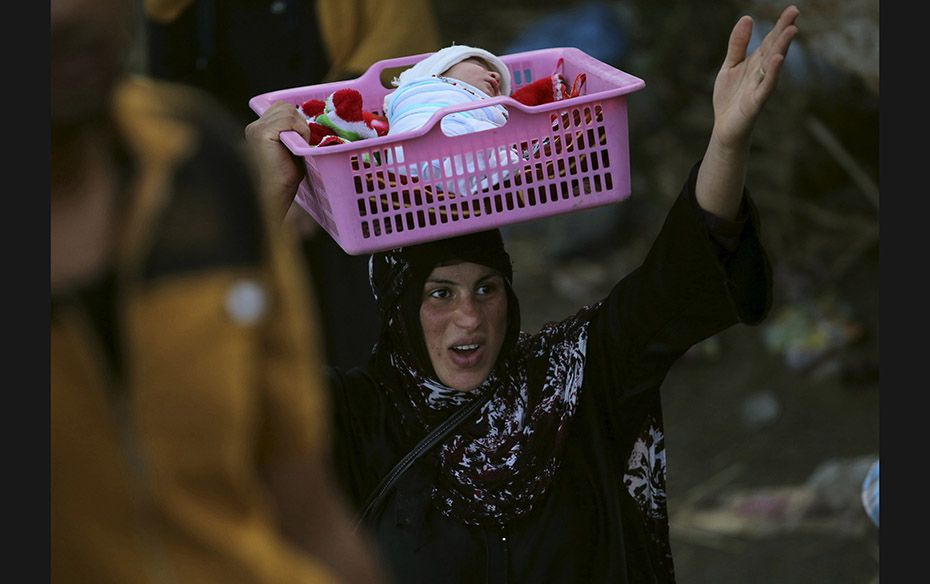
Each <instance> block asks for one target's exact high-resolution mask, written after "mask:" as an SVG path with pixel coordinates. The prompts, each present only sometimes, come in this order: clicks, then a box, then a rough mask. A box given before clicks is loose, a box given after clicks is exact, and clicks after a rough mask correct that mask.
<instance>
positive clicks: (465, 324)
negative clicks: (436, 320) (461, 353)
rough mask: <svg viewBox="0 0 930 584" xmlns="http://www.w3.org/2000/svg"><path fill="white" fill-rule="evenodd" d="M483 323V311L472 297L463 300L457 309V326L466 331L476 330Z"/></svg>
mask: <svg viewBox="0 0 930 584" xmlns="http://www.w3.org/2000/svg"><path fill="white" fill-rule="evenodd" d="M480 323H481V310H480V309H479V308H478V304H477V303H476V302H475V300H474V299H473V298H471V297H466V298H462V299H461V300H460V301H459V303H458V306H456V308H455V324H456V325H457V326H459V327H461V328H464V329H474V328H475V327H477V326H478V324H480Z"/></svg>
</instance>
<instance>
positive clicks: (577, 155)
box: [249, 47, 645, 255]
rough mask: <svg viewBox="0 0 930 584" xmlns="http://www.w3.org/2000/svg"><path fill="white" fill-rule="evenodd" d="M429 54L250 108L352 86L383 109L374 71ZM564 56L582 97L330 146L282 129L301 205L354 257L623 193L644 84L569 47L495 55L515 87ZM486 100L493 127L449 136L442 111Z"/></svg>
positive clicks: (516, 105)
mask: <svg viewBox="0 0 930 584" xmlns="http://www.w3.org/2000/svg"><path fill="white" fill-rule="evenodd" d="M428 55H429V53H426V54H422V55H412V56H408V57H400V58H396V59H386V60H383V61H379V62H377V63H375V64H374V65H372V66H371V67H370V68H369V69H368V71H366V72H365V73H364V74H363V75H362V76H361V77H359V78H357V79H353V80H349V81H340V82H333V83H324V84H321V85H312V86H307V87H296V88H291V89H284V90H279V91H273V92H269V93H264V94H262V95H257V96H255V97H253V98H252V99H251V100H250V101H249V106H250V107H251V108H252V110H253V111H255V112H256V113H257V114H259V115H261V114H262V113H263V112H264V111H265V110H266V109H267V108H268V107H270V106H271V105H272V104H273V103H275V102H276V101H278V100H281V101H284V102H288V103H292V104H294V105H295V106H296V105H298V104H300V103H303V102H304V101H306V100H308V99H314V98H315V99H325V98H326V97H327V96H328V95H329V94H331V93H332V92H334V91H336V90H338V89H342V88H344V87H352V88H355V89H357V90H358V91H359V92H360V93H361V94H362V97H363V106H362V107H363V109H365V110H367V111H370V112H375V113H381V110H382V107H383V102H384V96H385V95H386V94H387V93H390V92H391V91H393V89H394V88H393V87H385V85H384V84H383V83H382V81H381V78H382V73H383V72H384V71H386V70H397V71H400V70H402V69H403V68H404V67H407V66H411V65H413V64H414V63H416V62H418V61H420V60H421V59H423V58H425V57H427V56H428ZM560 58H561V59H563V69H562V73H563V75H564V76H565V78H566V79H567V80H568V81H569V83H571V81H572V80H573V79H574V78H575V76H576V75H578V74H580V73H584V74H585V78H586V87H585V89H586V91H585V92H584V95H581V96H578V97H573V98H569V99H566V100H562V101H558V102H552V103H548V104H544V105H537V106H526V105H523V104H522V103H520V102H518V101H516V100H514V99H513V98H511V97H507V96H500V97H495V98H492V99H489V100H485V101H481V102H480V103H470V104H467V105H458V106H450V107H446V108H443V109H441V110H439V111H438V112H436V113H435V114H434V115H433V116H432V117H431V118H430V120H429V121H428V122H427V123H426V125H424V126H423V127H421V128H419V129H417V130H414V131H410V132H403V133H398V134H394V135H390V136H382V137H379V138H370V139H366V140H360V141H357V142H351V143H348V144H340V145H337V146H326V147H314V146H310V145H309V144H307V142H306V141H305V140H304V139H303V138H302V137H301V136H300V134H298V133H297V132H292V131H291V132H283V133H282V134H281V141H282V142H283V143H284V144H285V145H286V146H287V148H288V149H289V150H290V151H291V152H292V153H294V154H295V155H296V156H300V157H302V158H303V161H304V165H305V166H306V171H307V178H306V179H305V180H304V181H303V183H301V185H300V189H299V191H298V194H297V199H296V200H297V202H298V204H300V206H301V207H303V208H304V209H305V210H306V211H307V212H308V213H309V214H310V215H311V216H313V218H314V219H315V220H316V221H317V222H318V223H319V224H320V225H321V226H322V227H323V228H324V229H325V230H326V231H327V232H328V233H329V234H330V235H331V236H332V237H333V239H334V240H335V241H336V242H337V243H338V244H339V245H340V246H341V247H342V249H343V250H345V251H346V253H349V254H351V255H360V254H365V253H371V252H374V251H382V250H386V249H391V248H395V247H401V246H406V245H411V244H415V243H421V242H424V241H430V240H435V239H440V238H444V237H451V236H455V235H461V234H465V233H471V232H475V231H481V230H484V229H490V228H494V227H500V226H503V225H509V224H513V223H520V222H524V221H529V220H532V219H537V218H541V217H547V216H551V215H555V214H559V213H567V212H574V211H580V210H583V209H589V208H592V207H596V206H600V205H605V204H608V203H612V202H616V201H621V200H623V199H625V198H627V197H628V196H629V195H630V162H629V138H628V128H627V104H626V95H627V94H629V93H631V92H634V91H637V90H639V89H641V88H642V87H643V86H644V85H645V83H644V82H643V80H642V79H639V78H638V77H634V76H632V75H629V74H627V73H624V72H623V71H620V70H619V69H616V68H614V67H612V66H610V65H607V64H606V63H602V62H601V61H598V60H597V59H595V58H593V57H591V56H589V55H587V54H585V53H584V52H582V51H580V50H578V49H575V48H565V47H562V48H551V49H541V50H536V51H527V52H523V53H514V54H510V55H503V56H501V60H502V61H504V63H506V64H507V66H508V67H510V70H511V73H512V75H513V89H514V90H516V89H519V88H520V87H522V86H524V85H527V84H529V83H532V82H533V81H535V80H537V79H540V78H542V77H548V76H549V75H551V74H552V73H553V72H554V71H555V70H556V65H557V63H558V61H559V59H560ZM494 104H501V105H504V106H505V107H506V108H507V109H508V111H509V114H510V116H509V120H508V121H507V123H506V124H505V125H503V126H501V127H499V128H494V129H491V130H484V131H481V132H475V133H471V134H464V135H458V136H447V135H446V134H445V133H444V132H443V130H442V129H441V127H440V121H441V120H442V118H443V117H445V116H446V115H448V114H451V113H454V112H457V111H464V110H468V109H476V108H481V107H487V106H489V105H494Z"/></svg>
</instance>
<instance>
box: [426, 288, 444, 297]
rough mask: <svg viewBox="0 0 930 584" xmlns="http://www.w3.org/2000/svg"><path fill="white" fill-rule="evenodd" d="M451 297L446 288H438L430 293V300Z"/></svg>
mask: <svg viewBox="0 0 930 584" xmlns="http://www.w3.org/2000/svg"><path fill="white" fill-rule="evenodd" d="M448 295H449V291H448V290H446V289H445V288H436V289H435V290H433V291H432V292H430V293H429V296H430V298H445V297H447V296H448Z"/></svg>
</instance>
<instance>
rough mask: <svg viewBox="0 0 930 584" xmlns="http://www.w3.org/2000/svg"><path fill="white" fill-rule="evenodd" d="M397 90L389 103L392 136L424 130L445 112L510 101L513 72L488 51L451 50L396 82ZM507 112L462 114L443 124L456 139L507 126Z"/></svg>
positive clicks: (461, 47)
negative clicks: (497, 100) (498, 100)
mask: <svg viewBox="0 0 930 584" xmlns="http://www.w3.org/2000/svg"><path fill="white" fill-rule="evenodd" d="M393 84H394V85H395V86H396V87H397V89H396V90H395V91H393V92H392V93H389V94H388V95H387V96H385V98H384V114H385V116H387V119H388V121H389V124H390V129H389V131H388V133H389V134H397V133H399V132H405V131H409V130H414V129H416V128H419V127H421V126H423V125H424V124H425V123H426V122H427V121H429V119H430V117H432V115H433V114H434V113H435V112H436V111H437V110H439V109H441V108H443V107H448V106H451V105H458V104H464V103H470V102H474V101H480V100H483V99H490V98H492V97H497V96H499V95H510V93H511V80H510V69H508V68H507V65H505V64H504V62H503V61H501V60H500V59H499V58H498V57H496V56H494V55H493V54H491V53H489V52H488V51H486V50H484V49H478V48H475V47H469V46H465V45H453V46H451V47H446V48H444V49H442V50H440V51H438V52H436V53H434V54H432V55H430V56H429V57H427V58H426V59H424V60H422V61H420V62H419V63H417V64H416V65H414V66H413V67H411V68H409V69H407V70H405V71H404V72H402V73H401V74H400V76H399V77H398V78H396V79H394V81H393ZM506 121H507V110H506V109H505V108H504V107H503V106H501V105H493V106H488V107H485V108H477V109H472V110H467V111H463V112H456V113H454V114H450V115H447V116H445V117H444V118H443V119H442V123H441V127H442V129H443V131H444V132H445V133H446V134H447V135H450V136H454V135H459V134H466V133H468V132H475V131H478V130H485V129H489V128H495V127H499V126H502V125H503V124H504V123H506Z"/></svg>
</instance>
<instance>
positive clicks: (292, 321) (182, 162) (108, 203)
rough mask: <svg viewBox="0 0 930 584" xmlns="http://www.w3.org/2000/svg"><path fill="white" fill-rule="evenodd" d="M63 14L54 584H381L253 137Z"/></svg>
mask: <svg viewBox="0 0 930 584" xmlns="http://www.w3.org/2000/svg"><path fill="white" fill-rule="evenodd" d="M129 17H130V12H129V4H128V3H125V2H122V1H121V0H52V3H51V67H50V69H51V101H52V105H51V141H52V154H51V183H52V188H51V249H52V251H51V269H50V279H51V337H50V339H51V355H50V360H51V388H50V391H51V568H52V569H51V580H52V581H53V582H93V583H107V582H113V583H120V584H125V583H129V582H132V583H135V582H185V583H186V582H223V583H231V582H249V583H266V582H282V583H318V582H358V583H362V582H364V583H369V582H380V581H381V577H380V570H379V568H378V565H377V562H376V559H375V558H374V557H373V555H371V554H370V552H369V549H368V547H367V545H366V544H365V543H364V542H362V541H361V540H360V539H358V538H357V536H355V535H354V534H353V533H352V530H351V524H350V523H349V522H348V521H347V519H348V518H347V515H346V512H345V506H344V503H343V502H342V500H341V498H340V495H339V494H338V491H336V490H335V489H334V487H333V483H332V479H331V475H330V472H331V470H330V466H329V464H330V463H329V460H328V454H327V452H328V450H329V444H330V438H329V427H328V423H327V415H328V414H327V412H328V408H329V404H328V402H327V398H326V394H325V392H324V390H323V388H322V384H323V378H322V376H321V375H322V371H321V365H320V363H319V358H318V354H319V350H318V340H317V338H316V334H317V332H316V330H315V329H314V325H315V323H314V321H313V320H312V319H311V316H312V314H311V313H310V312H308V303H307V301H306V298H307V296H306V295H307V291H306V290H305V289H304V288H305V286H306V281H305V279H304V275H303V274H302V273H301V272H300V271H299V269H298V264H296V263H295V259H294V251H293V248H292V247H291V244H292V243H293V241H288V240H287V239H286V237H287V232H285V231H282V230H280V228H279V227H278V226H277V225H275V226H274V229H269V226H270V225H271V223H270V221H269V219H268V217H270V215H269V213H268V212H267V211H268V210H267V209H266V208H265V205H264V203H263V202H262V201H261V200H260V199H259V198H258V197H257V195H256V192H255V191H254V190H253V187H252V184H253V183H252V180H251V174H250V170H251V169H250V168H248V167H247V166H246V162H245V160H246V159H245V158H243V151H242V150H241V147H242V134H241V129H239V127H238V126H237V125H236V124H234V123H233V122H232V119H231V118H227V117H225V116H227V115H228V114H226V113H225V112H223V111H222V110H221V109H219V107H218V106H217V105H216V104H215V103H213V102H210V101H204V99H205V98H204V96H203V95H200V94H198V93H194V90H192V89H189V88H183V87H172V86H167V85H162V84H159V83H154V82H152V81H150V80H145V79H139V78H130V77H129V76H128V75H127V74H126V73H125V69H124V64H123V61H122V59H123V58H124V56H125V55H126V54H128V48H129V46H130V45H129V42H130V38H129V34H128V30H129V24H130V22H131V21H130V20H129Z"/></svg>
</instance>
